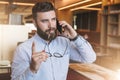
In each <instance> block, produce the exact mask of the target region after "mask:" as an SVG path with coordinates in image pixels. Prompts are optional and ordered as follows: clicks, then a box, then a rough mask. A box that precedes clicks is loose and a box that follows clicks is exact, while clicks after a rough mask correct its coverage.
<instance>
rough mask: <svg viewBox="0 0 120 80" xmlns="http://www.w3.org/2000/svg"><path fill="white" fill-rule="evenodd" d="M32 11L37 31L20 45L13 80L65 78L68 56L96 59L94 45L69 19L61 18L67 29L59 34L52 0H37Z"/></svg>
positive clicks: (13, 70)
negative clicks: (78, 32) (78, 31)
mask: <svg viewBox="0 0 120 80" xmlns="http://www.w3.org/2000/svg"><path fill="white" fill-rule="evenodd" d="M32 14H33V22H34V24H35V26H36V28H37V33H36V34H35V35H34V36H33V37H32V38H31V39H28V40H27V41H25V42H24V43H22V44H20V45H19V46H18V47H17V49H16V51H15V55H14V59H13V63H12V75H11V76H12V80H66V76H67V72H68V67H69V59H72V60H75V61H78V62H83V63H92V62H94V61H95V60H96V54H95V52H94V51H93V49H92V47H91V45H90V44H89V43H88V42H87V41H86V40H85V39H84V38H83V37H82V36H80V35H77V32H76V31H75V30H74V29H73V28H72V26H71V25H69V24H68V23H67V22H66V21H59V24H60V25H61V26H62V28H63V29H64V31H63V32H62V33H61V34H60V36H58V32H57V28H56V21H57V18H56V13H55V8H54V7H53V5H52V4H51V3H50V2H42V3H36V5H35V6H34V7H33V9H32Z"/></svg>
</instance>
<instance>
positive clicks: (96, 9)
mask: <svg viewBox="0 0 120 80" xmlns="http://www.w3.org/2000/svg"><path fill="white" fill-rule="evenodd" d="M80 9H86V10H95V11H99V10H101V8H80Z"/></svg>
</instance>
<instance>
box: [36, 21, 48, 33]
mask: <svg viewBox="0 0 120 80" xmlns="http://www.w3.org/2000/svg"><path fill="white" fill-rule="evenodd" d="M47 26H48V25H47V24H41V23H38V27H39V28H40V29H41V30H42V31H46V29H47Z"/></svg>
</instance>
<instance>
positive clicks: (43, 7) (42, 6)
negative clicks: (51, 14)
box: [32, 2, 55, 19]
mask: <svg viewBox="0 0 120 80" xmlns="http://www.w3.org/2000/svg"><path fill="white" fill-rule="evenodd" d="M51 10H55V7H54V6H53V5H52V3H51V2H38V3H36V4H35V5H34V6H33V8H32V16H33V19H36V17H37V12H47V11H51Z"/></svg>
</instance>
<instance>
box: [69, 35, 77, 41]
mask: <svg viewBox="0 0 120 80" xmlns="http://www.w3.org/2000/svg"><path fill="white" fill-rule="evenodd" d="M78 36H79V35H78V34H77V35H76V36H75V37H74V38H73V39H69V40H70V41H75V40H77V39H78Z"/></svg>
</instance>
